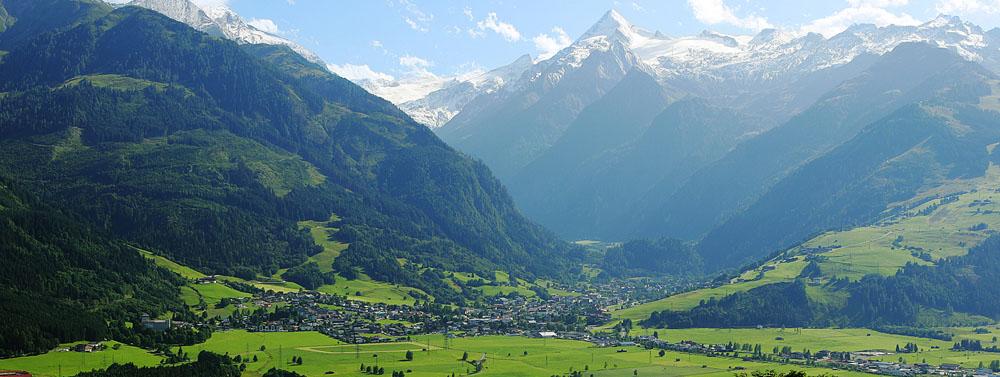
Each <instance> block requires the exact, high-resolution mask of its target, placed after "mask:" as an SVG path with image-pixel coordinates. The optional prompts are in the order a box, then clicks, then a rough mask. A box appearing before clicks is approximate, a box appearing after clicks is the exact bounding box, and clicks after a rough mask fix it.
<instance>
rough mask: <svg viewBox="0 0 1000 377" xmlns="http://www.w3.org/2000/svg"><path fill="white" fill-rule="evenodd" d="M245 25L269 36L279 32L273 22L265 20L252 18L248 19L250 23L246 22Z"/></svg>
mask: <svg viewBox="0 0 1000 377" xmlns="http://www.w3.org/2000/svg"><path fill="white" fill-rule="evenodd" d="M247 23H248V24H250V26H253V27H255V28H257V29H260V30H261V31H265V32H268V33H271V34H278V33H280V31H279V30H278V24H276V23H274V21H272V20H270V19H267V18H253V19H250V21H247Z"/></svg>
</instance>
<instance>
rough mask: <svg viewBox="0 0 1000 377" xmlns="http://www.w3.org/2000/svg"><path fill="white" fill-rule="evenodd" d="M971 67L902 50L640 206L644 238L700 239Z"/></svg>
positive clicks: (932, 52) (944, 55) (938, 51)
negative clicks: (952, 73) (940, 77)
mask: <svg viewBox="0 0 1000 377" xmlns="http://www.w3.org/2000/svg"><path fill="white" fill-rule="evenodd" d="M915 62H916V63H915ZM965 62H966V61H965V60H963V59H961V58H960V57H958V56H957V55H955V54H954V53H952V52H949V51H948V50H946V49H942V48H937V47H932V46H930V45H927V44H923V43H912V44H904V45H901V46H899V47H897V48H896V49H895V50H893V51H892V52H890V53H889V54H886V55H885V56H884V57H882V58H880V59H879V61H878V62H877V63H875V64H874V65H872V66H871V67H869V68H868V69H867V70H866V71H864V72H863V73H862V74H861V75H859V76H857V77H855V78H853V79H851V80H848V81H846V82H844V83H842V84H841V85H839V86H838V88H837V89H835V90H833V91H831V92H829V93H827V94H826V95H824V96H823V97H822V98H821V99H820V100H819V101H818V102H817V103H816V104H814V105H813V106H811V107H810V108H809V109H807V110H805V111H803V112H802V113H801V114H799V115H796V116H795V117H794V118H792V119H791V120H790V121H789V122H787V123H785V124H784V125H782V126H779V127H776V128H774V129H772V130H770V131H768V132H766V133H764V134H762V135H760V136H758V137H756V138H753V139H750V140H748V141H747V142H745V143H742V144H740V145H739V146H737V147H736V148H735V149H734V150H733V151H732V152H730V153H728V154H727V155H726V156H725V157H723V158H722V159H721V160H719V161H717V162H714V163H712V164H711V165H710V166H708V167H706V168H704V169H702V170H700V171H699V172H697V173H696V174H694V175H693V176H692V177H691V178H690V179H689V180H688V181H687V182H686V183H685V184H684V185H682V186H681V187H680V188H679V189H678V190H677V191H676V192H675V193H674V194H673V195H671V196H670V197H669V199H667V200H666V201H662V202H660V203H662V204H660V205H656V204H649V205H640V206H637V208H651V209H652V210H651V211H646V212H643V213H642V214H640V216H638V219H639V220H638V221H637V223H638V224H640V225H639V229H640V230H639V232H640V234H650V233H653V234H655V233H660V232H662V231H667V232H671V234H670V235H672V236H675V237H682V238H688V239H691V238H698V237H699V235H700V234H704V233H706V232H708V231H709V230H710V229H712V228H713V227H714V226H716V225H718V224H720V223H722V222H724V221H725V220H726V219H728V218H730V217H731V216H733V215H734V214H738V213H739V212H740V211H742V210H743V209H744V208H746V207H748V206H749V205H751V204H752V203H753V202H754V201H756V199H757V198H758V197H759V196H760V195H763V194H764V193H766V192H767V191H768V190H769V189H770V188H771V187H772V186H773V185H774V184H775V183H777V182H779V181H780V180H781V179H782V178H784V177H785V176H787V175H788V174H789V173H790V172H792V171H794V169H795V168H797V167H798V166H800V165H801V164H803V163H805V162H807V161H809V160H811V159H813V158H816V157H818V156H820V155H822V154H823V153H824V152H825V151H827V150H829V149H830V148H833V147H835V146H837V145H839V144H840V143H843V142H845V141H847V140H849V139H850V138H851V137H853V136H854V135H856V134H857V132H858V131H860V130H861V129H862V128H863V127H864V126H866V125H867V124H869V123H871V122H873V121H875V120H877V119H879V118H881V117H883V116H885V115H887V114H889V113H891V112H893V111H895V110H896V109H898V108H900V107H902V106H905V105H907V104H911V103H915V102H919V101H921V100H924V99H929V98H933V96H934V95H935V94H936V93H935V92H934V89H937V88H929V87H928V86H927V85H924V83H925V82H932V81H929V80H928V79H927V78H928V77H933V76H935V75H937V74H938V73H939V72H942V71H944V70H947V69H951V68H954V67H955V66H961V65H962V64H964V63H965ZM904 68H905V69H904ZM942 85H944V84H942ZM654 192H655V191H654ZM647 199H648V200H652V201H653V203H655V202H656V201H657V200H661V199H659V198H656V197H652V198H647ZM647 203H650V202H647ZM765 255H766V253H765Z"/></svg>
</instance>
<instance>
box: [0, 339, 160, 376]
mask: <svg viewBox="0 0 1000 377" xmlns="http://www.w3.org/2000/svg"><path fill="white" fill-rule="evenodd" d="M78 343H79V342H78ZM73 344H76V343H70V344H64V345H62V346H60V349H62V348H67V347H70V346H72V345H73ZM105 344H106V345H107V346H108V348H107V349H106V350H104V351H99V352H95V353H83V352H67V351H58V350H57V351H52V352H49V353H46V354H43V355H38V356H27V357H19V358H15V359H0V370H5V369H7V370H9V369H14V370H26V371H29V372H31V373H33V374H34V375H35V376H39V377H58V376H72V375H75V374H77V373H79V372H86V371H90V370H94V369H103V368H106V367H107V366H108V365H111V364H112V363H115V362H117V363H125V362H130V363H134V364H136V365H139V366H154V365H159V364H160V360H162V358H161V357H159V356H156V355H153V354H150V353H149V352H146V351H145V350H143V349H140V348H136V347H132V346H127V345H124V344H123V345H121V346H120V348H119V349H117V350H115V349H112V348H111V347H112V346H114V345H115V344H118V343H116V342H105Z"/></svg>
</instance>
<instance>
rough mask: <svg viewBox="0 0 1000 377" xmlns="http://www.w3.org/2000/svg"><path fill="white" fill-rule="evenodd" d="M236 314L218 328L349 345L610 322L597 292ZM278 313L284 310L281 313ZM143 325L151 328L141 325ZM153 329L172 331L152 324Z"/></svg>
mask: <svg viewBox="0 0 1000 377" xmlns="http://www.w3.org/2000/svg"><path fill="white" fill-rule="evenodd" d="M230 304H231V305H236V307H237V308H254V310H249V309H247V310H238V311H236V312H235V313H234V314H233V315H231V316H229V317H226V318H221V319H220V320H219V322H218V323H217V324H218V325H219V327H221V328H223V329H226V328H240V329H246V330H249V331H257V332H290V331H319V332H322V333H324V334H327V335H329V336H331V337H334V338H336V339H339V340H341V341H344V342H349V343H373V342H390V341H398V340H399V339H405V338H406V337H408V336H412V335H417V334H427V333H434V332H447V333H449V334H454V335H456V336H483V335H532V334H533V333H538V332H539V331H552V332H553V333H554V331H559V333H560V334H561V335H560V337H565V338H569V339H579V340H588V339H589V334H588V332H587V331H586V330H587V328H588V326H594V325H599V324H603V323H606V322H607V321H609V320H610V319H611V317H610V314H609V313H608V311H607V309H606V308H605V306H606V305H605V304H606V300H603V299H601V297H600V296H599V295H598V294H596V293H591V294H583V295H578V296H554V297H551V298H550V299H548V300H539V299H535V298H526V297H523V296H518V295H513V296H497V297H491V298H488V299H486V300H484V301H483V302H481V303H477V304H476V305H475V306H472V307H465V308H457V309H451V308H442V307H441V306H435V305H427V304H424V305H415V306H405V305H389V304H384V303H370V302H363V301H357V300H351V299H349V298H347V297H341V296H335V295H325V294H321V293H317V292H293V293H279V292H263V293H258V294H256V295H254V297H252V298H243V299H235V300H233V301H232V302H231V303H230ZM279 308H280V309H279ZM143 324H144V325H147V323H146V322H145V320H144V322H143ZM148 325H149V326H152V325H156V326H167V327H169V326H171V324H170V323H159V322H155V323H152V322H151V323H149V324H148Z"/></svg>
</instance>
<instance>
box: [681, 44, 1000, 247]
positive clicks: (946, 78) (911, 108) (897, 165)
mask: <svg viewBox="0 0 1000 377" xmlns="http://www.w3.org/2000/svg"><path fill="white" fill-rule="evenodd" d="M994 79H995V76H994V75H993V74H992V73H991V72H989V71H987V70H986V69H983V68H982V67H980V66H978V65H975V64H973V63H968V62H964V61H961V60H957V59H956V62H955V64H954V65H953V66H952V67H950V68H947V69H945V70H942V71H941V72H940V73H938V74H936V75H932V76H930V77H928V78H927V80H926V81H925V82H924V84H922V85H921V86H922V88H918V89H917V90H921V91H926V92H930V93H934V95H933V96H932V97H930V98H927V99H926V100H925V101H921V103H922V105H915V104H914V105H907V106H905V107H903V108H901V109H899V110H897V111H895V112H893V113H892V114H890V115H888V116H887V117H886V118H883V119H881V120H879V121H878V122H876V123H874V124H872V125H871V126H868V127H866V128H865V129H864V130H863V131H861V133H860V134H859V135H858V136H856V137H855V138H853V139H852V140H850V141H848V142H846V143H844V144H843V145H841V146H838V147H837V148H835V149H833V150H831V151H830V152H829V153H826V154H824V155H823V156H822V157H819V158H817V159H815V160H813V161H811V162H809V163H808V164H806V165H804V166H802V167H801V168H799V169H797V170H796V171H795V172H794V173H792V174H791V175H790V176H788V177H787V178H785V179H783V180H782V181H781V182H779V183H778V184H777V185H775V187H773V188H772V189H770V190H769V191H768V193H767V194H765V195H764V196H762V197H761V198H760V199H759V200H757V201H756V202H755V203H754V204H753V205H752V206H750V207H749V208H748V209H747V210H746V211H744V212H742V213H740V214H739V215H738V216H736V217H734V218H733V219H731V220H730V221H728V222H726V223H725V224H724V225H722V226H720V227H718V228H716V229H714V230H713V231H712V232H711V233H709V234H708V235H707V236H706V237H705V239H704V240H703V241H702V242H701V244H700V246H699V247H700V249H701V251H702V252H703V253H704V255H705V256H706V257H707V258H709V259H711V258H713V257H718V258H719V259H720V260H737V261H738V260H743V261H746V260H747V259H748V257H750V258H753V257H759V256H762V255H767V254H768V253H770V252H773V251H775V250H781V249H785V248H787V247H790V246H793V245H794V244H797V243H799V242H802V241H804V240H805V238H806V237H807V236H809V235H811V234H815V233H816V232H819V231H823V230H827V229H842V228H847V227H853V226H858V225H862V224H867V223H871V222H872V221H874V220H875V219H876V218H877V216H878V215H879V214H880V213H881V212H882V211H883V210H884V209H885V208H886V207H887V206H888V205H889V204H890V203H893V202H897V201H901V200H905V199H909V198H911V197H913V196H914V195H916V194H917V192H919V191H922V190H927V189H928V188H931V187H935V186H938V185H941V184H943V183H945V182H948V181H949V180H954V179H969V178H973V177H978V176H982V175H983V174H984V173H985V171H986V168H987V166H988V164H989V161H991V160H992V158H991V156H990V155H989V153H988V151H987V146H988V145H990V144H993V143H995V142H996V141H998V140H1000V128H997V127H996V125H997V124H998V123H995V122H996V121H997V119H998V118H997V117H996V115H995V114H993V113H992V112H990V111H988V110H982V109H979V108H978V107H977V105H978V103H979V98H980V97H983V96H986V95H989V94H990V93H991V88H990V84H989V83H990V80H994ZM764 219H766V221H764Z"/></svg>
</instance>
